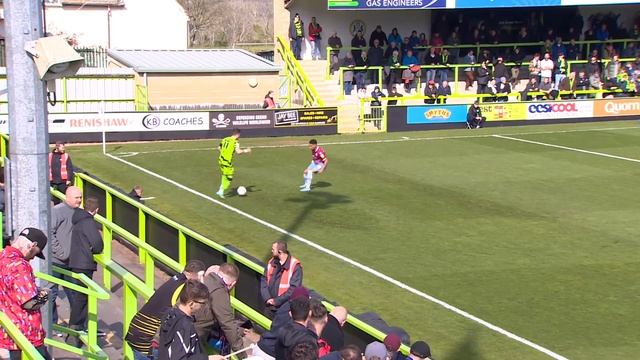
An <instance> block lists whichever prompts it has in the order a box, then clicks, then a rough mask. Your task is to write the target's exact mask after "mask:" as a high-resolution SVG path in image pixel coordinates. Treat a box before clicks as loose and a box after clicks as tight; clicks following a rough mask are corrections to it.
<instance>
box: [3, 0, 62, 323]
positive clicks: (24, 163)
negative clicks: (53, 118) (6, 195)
mask: <svg viewBox="0 0 640 360" xmlns="http://www.w3.org/2000/svg"><path fill="white" fill-rule="evenodd" d="M4 9H5V17H6V19H5V25H4V26H5V29H6V33H7V37H6V48H7V83H8V88H9V94H8V96H9V134H10V135H11V141H10V144H9V154H10V159H11V175H12V176H11V182H10V192H11V202H12V206H13V219H12V220H11V223H10V224H9V226H10V231H15V230H20V229H22V228H24V227H36V228H38V229H41V230H42V231H43V232H45V234H49V235H50V231H49V216H50V207H51V205H50V204H51V202H50V195H49V169H48V167H49V164H48V159H47V153H48V149H49V133H48V126H47V108H46V105H45V104H46V95H45V85H44V82H43V81H42V80H40V77H39V76H38V72H37V70H36V66H35V64H34V62H33V59H32V58H31V56H30V55H29V54H28V53H27V52H26V51H25V45H26V43H27V42H29V41H35V40H38V39H39V38H41V37H42V36H43V32H42V21H43V20H42V2H41V1H40V0H9V1H4ZM50 238H51V237H50V236H49V239H50ZM44 253H45V257H46V258H47V260H46V261H42V260H39V259H37V258H36V260H33V261H32V265H33V267H34V270H35V271H40V272H42V273H50V268H51V244H50V243H49V245H48V246H47V247H46V249H45V251H44ZM42 319H43V325H44V326H45V330H46V331H47V334H50V333H51V332H50V331H51V304H48V305H47V306H46V307H43V308H42Z"/></svg>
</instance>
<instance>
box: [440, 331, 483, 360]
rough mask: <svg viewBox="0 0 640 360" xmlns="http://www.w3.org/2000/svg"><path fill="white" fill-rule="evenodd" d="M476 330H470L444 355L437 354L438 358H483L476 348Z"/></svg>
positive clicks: (460, 359) (454, 359)
mask: <svg viewBox="0 0 640 360" xmlns="http://www.w3.org/2000/svg"><path fill="white" fill-rule="evenodd" d="M477 337H478V336H477V334H476V331H471V332H469V333H468V334H467V336H465V338H464V339H463V340H462V341H461V342H460V343H458V344H457V345H456V346H455V349H454V350H453V351H452V352H450V353H448V354H446V355H445V356H442V357H440V356H437V358H438V359H440V358H442V359H446V360H484V356H482V353H481V352H480V350H479V349H478V340H477Z"/></svg>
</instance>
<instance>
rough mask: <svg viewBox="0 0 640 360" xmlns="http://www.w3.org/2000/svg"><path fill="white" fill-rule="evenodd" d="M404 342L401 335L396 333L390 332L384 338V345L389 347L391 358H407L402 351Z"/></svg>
mask: <svg viewBox="0 0 640 360" xmlns="http://www.w3.org/2000/svg"><path fill="white" fill-rule="evenodd" d="M401 344H402V340H400V336H399V335H398V334H396V333H389V334H388V335H387V336H385V338H384V346H385V347H386V348H387V354H388V357H389V360H405V359H406V357H405V356H403V355H402V353H401V352H400V351H398V350H399V349H400V345H401Z"/></svg>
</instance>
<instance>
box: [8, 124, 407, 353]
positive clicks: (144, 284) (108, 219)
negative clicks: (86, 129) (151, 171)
mask: <svg viewBox="0 0 640 360" xmlns="http://www.w3.org/2000/svg"><path fill="white" fill-rule="evenodd" d="M8 145H9V137H8V136H7V135H6V134H0V156H6V154H7V150H8ZM75 184H76V186H78V187H79V188H80V189H82V190H83V193H85V194H86V189H85V188H86V187H87V186H93V187H96V188H98V189H101V190H102V191H104V195H105V212H104V216H101V215H96V216H95V220H96V221H97V222H98V223H100V224H101V225H102V231H103V241H104V250H103V253H102V254H99V255H95V256H94V259H95V260H96V262H97V263H98V264H99V266H100V267H101V268H102V269H103V273H104V276H103V279H102V281H103V285H104V287H105V288H107V289H109V288H111V278H112V277H116V278H117V279H119V280H120V281H121V282H122V284H123V292H122V306H123V321H122V324H123V333H126V331H127V329H128V326H129V324H130V321H131V318H132V317H133V316H134V314H135V313H136V311H137V310H138V300H139V299H140V298H142V299H145V300H146V299H148V298H149V297H151V296H152V294H153V292H154V285H155V284H154V275H155V271H156V265H159V264H161V265H163V266H165V267H167V268H169V269H171V270H172V271H175V272H180V271H182V269H183V268H184V265H185V264H186V262H187V241H197V242H199V243H201V244H203V245H205V246H207V247H209V248H211V249H212V250H215V251H217V252H219V253H221V254H223V255H224V256H225V257H226V259H227V260H226V261H227V262H231V263H238V264H242V265H243V266H245V267H246V268H248V269H249V270H250V271H254V272H255V273H256V275H263V273H264V267H263V266H264V265H263V264H260V263H257V262H255V261H254V260H252V259H249V258H247V257H246V256H244V255H242V254H240V253H238V252H236V251H234V250H232V249H230V248H228V247H226V246H223V245H220V244H218V243H216V242H214V241H212V240H210V239H208V238H206V237H204V236H202V235H200V234H198V233H197V232H195V231H194V230H191V229H189V228H187V227H186V226H184V225H181V224H179V223H177V222H175V221H173V220H171V219H169V218H168V217H166V216H164V215H162V214H160V213H158V212H156V211H155V210H153V209H151V208H149V207H147V206H146V205H144V204H141V203H139V202H137V201H135V200H134V199H132V198H130V197H129V196H128V195H126V194H124V193H122V192H120V191H117V190H116V189H113V188H112V187H110V186H108V185H106V184H103V183H102V182H100V181H98V180H96V179H94V178H92V177H90V176H88V175H86V174H83V173H76V177H75ZM52 194H53V195H54V196H56V197H59V198H62V197H63V194H62V193H60V192H58V191H53V192H52ZM115 199H118V201H123V202H125V203H127V204H128V205H130V206H132V207H134V208H136V209H137V210H138V219H137V220H138V226H137V228H138V230H139V233H138V235H137V236H136V235H133V234H131V232H129V231H127V230H126V229H124V228H123V227H122V226H120V225H119V224H116V223H114V219H113V215H114V212H113V210H114V200H115ZM149 218H152V219H154V220H156V221H159V222H160V223H162V224H164V225H167V226H169V227H171V228H173V229H175V230H176V231H177V234H178V236H177V238H178V260H174V259H172V258H171V257H169V256H168V255H166V254H164V253H163V252H161V251H160V250H158V249H156V248H155V247H153V246H152V245H150V244H149V243H148V242H147V241H146V240H147V238H146V220H148V219H149ZM114 237H118V238H120V239H123V240H124V241H126V242H128V243H129V244H131V245H133V246H134V247H136V248H137V249H138V256H139V260H140V263H141V264H143V266H144V271H143V273H144V276H142V277H141V278H138V277H137V276H135V275H133V273H132V272H131V271H130V270H129V269H126V268H125V267H123V266H122V265H120V264H118V263H117V262H116V261H115V260H114V259H113V258H112V251H111V250H112V249H111V242H112V241H113V239H114ZM187 238H188V239H187ZM53 270H54V271H57V272H61V271H63V270H62V269H58V268H55V267H54V269H53ZM65 274H67V275H70V276H72V277H74V278H76V279H79V280H80V281H81V282H82V283H84V284H85V285H86V287H81V286H79V285H75V284H71V283H67V282H66V281H63V280H61V279H57V278H54V277H52V276H50V275H46V274H38V276H39V277H40V278H42V279H43V280H46V281H50V282H52V283H58V284H60V285H62V286H65V287H69V288H71V289H72V290H75V291H80V292H83V293H85V294H87V295H88V296H89V299H90V304H89V307H90V308H89V313H90V316H89V321H90V324H89V326H88V332H87V333H86V334H84V333H77V332H73V331H72V330H71V329H68V328H65V327H60V326H57V325H54V329H55V330H57V331H60V332H64V333H67V334H71V335H77V336H79V337H80V339H81V340H82V341H83V343H85V344H86V345H87V349H86V350H82V349H77V348H73V347H71V346H69V345H67V344H65V343H62V342H59V341H55V340H52V339H46V344H48V345H51V346H54V347H58V348H60V349H63V350H66V351H70V352H72V353H75V354H78V355H81V356H83V357H86V358H92V359H102V358H104V352H102V350H101V349H100V348H99V347H97V344H96V337H95V334H96V329H97V327H96V326H95V324H93V325H92V324H91V322H93V321H94V320H97V318H98V314H97V306H95V304H97V300H101V299H102V300H103V299H106V298H108V294H107V293H106V292H104V290H102V288H100V287H99V286H98V285H97V284H95V283H94V282H93V281H91V280H90V279H88V278H86V276H84V275H81V274H72V273H69V272H67V273H65ZM231 295H232V297H231V305H232V307H233V308H234V309H235V310H236V311H238V312H239V313H241V314H242V315H243V316H245V317H246V318H248V319H251V320H252V321H253V322H254V323H256V324H257V325H259V326H261V327H262V328H264V329H269V328H270V326H271V321H270V320H269V319H267V318H266V317H265V316H264V315H262V314H261V313H260V312H258V311H257V310H255V309H253V308H251V307H249V306H248V305H246V304H244V303H243V302H241V301H240V300H238V299H237V298H235V296H234V294H233V293H232V294H231ZM92 304H93V305H92ZM325 305H327V307H328V308H329V309H331V308H332V305H331V304H329V303H325ZM347 322H348V323H349V324H350V325H351V326H353V327H354V328H356V329H358V330H360V331H363V332H365V333H367V334H368V335H370V336H372V337H374V338H376V339H378V340H382V339H384V336H385V334H384V333H382V332H380V331H379V330H377V329H375V328H373V327H372V326H370V325H368V324H366V323H364V322H362V321H360V320H359V319H357V318H355V317H353V316H349V317H348V319H347ZM402 349H403V351H404V352H405V353H407V352H408V348H407V347H406V346H403V348H402ZM131 356H132V352H131V349H130V347H129V346H128V344H127V343H126V342H125V343H124V344H123V357H124V358H131ZM38 359H39V358H38Z"/></svg>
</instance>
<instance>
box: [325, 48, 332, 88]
mask: <svg viewBox="0 0 640 360" xmlns="http://www.w3.org/2000/svg"><path fill="white" fill-rule="evenodd" d="M331 50H332V47H331V46H327V73H326V74H325V77H324V78H325V80H330V79H331V57H332V54H331Z"/></svg>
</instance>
